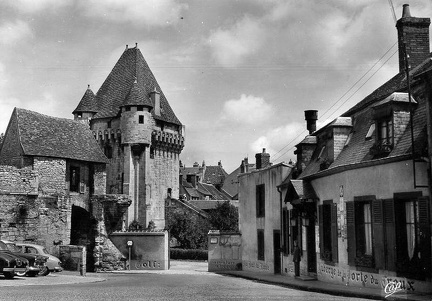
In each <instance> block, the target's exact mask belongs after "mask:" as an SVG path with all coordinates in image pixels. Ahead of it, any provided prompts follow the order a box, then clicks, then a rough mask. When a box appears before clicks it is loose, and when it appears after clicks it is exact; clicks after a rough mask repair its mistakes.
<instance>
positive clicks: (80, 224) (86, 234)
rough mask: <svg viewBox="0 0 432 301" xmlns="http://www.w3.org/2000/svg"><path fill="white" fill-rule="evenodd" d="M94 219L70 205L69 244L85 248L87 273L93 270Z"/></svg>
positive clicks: (85, 211)
mask: <svg viewBox="0 0 432 301" xmlns="http://www.w3.org/2000/svg"><path fill="white" fill-rule="evenodd" d="M95 223H96V221H95V219H94V218H93V217H92V215H91V214H90V213H89V212H88V211H87V210H85V209H83V208H81V207H79V206H76V205H72V217H71V236H70V244H71V245H77V246H85V247H86V248H87V265H86V268H87V270H88V271H92V270H93V266H94V259H93V248H94V246H95V231H94V227H95Z"/></svg>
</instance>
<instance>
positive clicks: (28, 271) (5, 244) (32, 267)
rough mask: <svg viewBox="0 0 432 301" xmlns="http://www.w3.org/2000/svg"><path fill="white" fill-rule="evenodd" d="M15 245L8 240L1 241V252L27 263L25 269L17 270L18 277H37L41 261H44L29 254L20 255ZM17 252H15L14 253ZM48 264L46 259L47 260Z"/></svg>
mask: <svg viewBox="0 0 432 301" xmlns="http://www.w3.org/2000/svg"><path fill="white" fill-rule="evenodd" d="M14 247H15V246H14V244H13V243H12V242H10V241H7V240H1V241H0V251H1V252H3V254H5V253H6V254H7V253H9V254H10V255H12V256H15V257H17V258H19V259H21V261H23V262H26V265H25V268H24V269H23V268H15V275H17V276H25V275H28V276H36V275H38V274H39V272H40V270H41V269H40V267H39V264H40V261H41V260H43V259H40V258H36V256H28V255H27V254H23V253H20V252H19V250H18V252H15V251H16V249H15V248H16V247H15V248H14ZM14 250H15V251H14ZM45 262H46V259H45Z"/></svg>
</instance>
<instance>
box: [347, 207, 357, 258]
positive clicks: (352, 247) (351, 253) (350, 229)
mask: <svg viewBox="0 0 432 301" xmlns="http://www.w3.org/2000/svg"><path fill="white" fill-rule="evenodd" d="M346 215H347V240H348V264H349V265H355V257H356V237H355V236H356V235H355V233H356V232H355V214H354V202H346Z"/></svg>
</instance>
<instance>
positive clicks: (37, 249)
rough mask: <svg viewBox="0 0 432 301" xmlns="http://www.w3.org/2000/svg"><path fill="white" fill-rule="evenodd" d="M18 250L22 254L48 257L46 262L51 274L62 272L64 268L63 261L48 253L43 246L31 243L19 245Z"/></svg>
mask: <svg viewBox="0 0 432 301" xmlns="http://www.w3.org/2000/svg"><path fill="white" fill-rule="evenodd" d="M16 245H17V247H18V248H20V249H21V252H23V253H26V254H38V255H42V256H47V257H48V260H47V262H46V266H47V267H48V271H49V272H61V271H63V268H62V266H61V264H62V263H61V261H60V259H58V258H57V257H55V256H53V255H51V254H49V253H48V251H47V250H46V248H45V247H44V246H41V245H36V244H31V243H17V244H16Z"/></svg>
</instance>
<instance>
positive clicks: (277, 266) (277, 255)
mask: <svg viewBox="0 0 432 301" xmlns="http://www.w3.org/2000/svg"><path fill="white" fill-rule="evenodd" d="M280 235H281V232H280V230H273V254H274V255H273V258H274V273H275V274H280V273H281V247H280V246H281V237H280Z"/></svg>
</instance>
